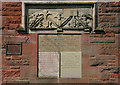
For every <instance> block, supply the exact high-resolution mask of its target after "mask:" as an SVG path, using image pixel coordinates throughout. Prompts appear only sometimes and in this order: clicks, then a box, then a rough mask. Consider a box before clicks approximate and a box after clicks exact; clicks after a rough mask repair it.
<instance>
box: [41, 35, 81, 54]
mask: <svg viewBox="0 0 120 85" xmlns="http://www.w3.org/2000/svg"><path fill="white" fill-rule="evenodd" d="M39 51H40V52H61V51H62V52H69V51H72V52H75V51H81V36H80V35H73V36H72V35H40V36H39Z"/></svg>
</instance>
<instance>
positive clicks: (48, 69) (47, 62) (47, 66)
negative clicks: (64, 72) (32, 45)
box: [39, 52, 59, 78]
mask: <svg viewBox="0 0 120 85" xmlns="http://www.w3.org/2000/svg"><path fill="white" fill-rule="evenodd" d="M58 77H59V53H57V52H39V78H58Z"/></svg>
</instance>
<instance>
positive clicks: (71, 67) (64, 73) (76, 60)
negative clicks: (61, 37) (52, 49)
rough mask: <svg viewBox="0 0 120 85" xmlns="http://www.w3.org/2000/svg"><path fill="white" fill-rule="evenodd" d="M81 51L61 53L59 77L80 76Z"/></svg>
mask: <svg viewBox="0 0 120 85" xmlns="http://www.w3.org/2000/svg"><path fill="white" fill-rule="evenodd" d="M81 62H82V61H81V52H62V53H61V78H81V77H82V73H81V71H82V70H81V68H82V67H81Z"/></svg>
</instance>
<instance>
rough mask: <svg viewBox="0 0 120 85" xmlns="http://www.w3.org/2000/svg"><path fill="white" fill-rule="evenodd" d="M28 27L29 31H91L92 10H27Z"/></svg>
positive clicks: (84, 8) (87, 8)
mask: <svg viewBox="0 0 120 85" xmlns="http://www.w3.org/2000/svg"><path fill="white" fill-rule="evenodd" d="M28 15H29V17H28V23H29V24H28V27H29V29H30V30H40V29H57V30H58V29H62V30H71V29H79V30H85V29H88V30H89V31H91V29H92V22H93V16H92V8H91V7H79V8H73V7H72V8H58V9H55V8H51V9H29V10H28Z"/></svg>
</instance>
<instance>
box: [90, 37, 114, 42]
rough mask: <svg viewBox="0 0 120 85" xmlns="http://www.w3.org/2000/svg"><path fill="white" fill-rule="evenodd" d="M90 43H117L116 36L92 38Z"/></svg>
mask: <svg viewBox="0 0 120 85" xmlns="http://www.w3.org/2000/svg"><path fill="white" fill-rule="evenodd" d="M90 43H115V39H114V38H98V39H97V38H95V39H90Z"/></svg>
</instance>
